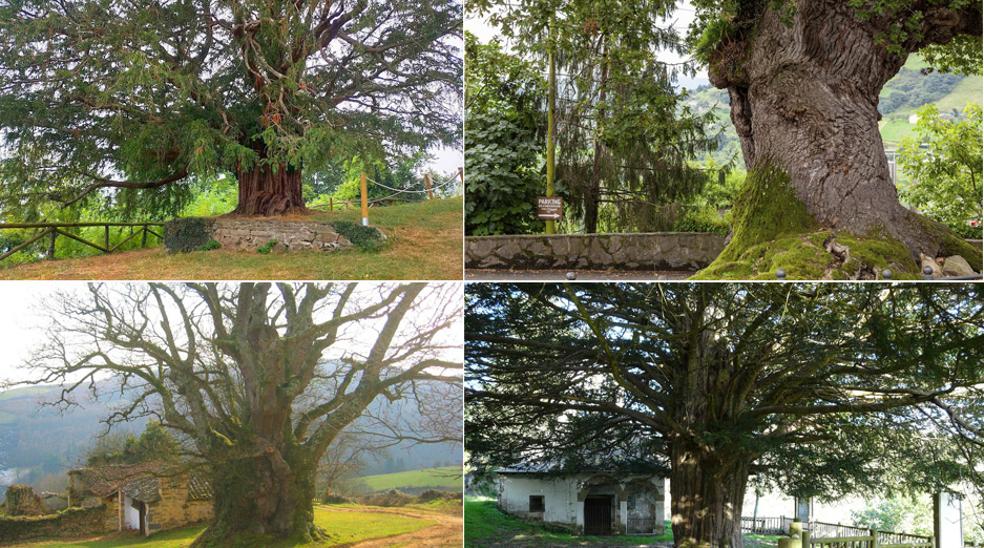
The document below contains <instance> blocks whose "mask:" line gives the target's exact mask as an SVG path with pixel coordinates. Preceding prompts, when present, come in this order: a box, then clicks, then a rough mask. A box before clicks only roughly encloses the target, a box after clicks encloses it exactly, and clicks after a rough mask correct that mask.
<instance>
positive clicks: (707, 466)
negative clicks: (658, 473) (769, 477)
mask: <svg viewBox="0 0 984 548" xmlns="http://www.w3.org/2000/svg"><path fill="white" fill-rule="evenodd" d="M670 455H671V461H670V462H671V468H670V511H671V512H672V524H673V525H672V527H673V541H674V544H676V545H677V546H701V545H709V546H714V547H725V546H729V547H732V548H740V547H741V546H742V537H741V510H742V508H741V507H742V501H743V499H744V497H745V486H746V485H747V483H748V470H749V467H750V466H751V462H750V461H748V460H745V459H742V458H741V457H740V456H739V455H741V451H740V449H739V450H736V451H728V450H726V449H723V448H708V447H699V446H697V445H693V444H690V443H687V442H685V441H683V440H680V441H677V442H673V443H672V444H671V448H670Z"/></svg>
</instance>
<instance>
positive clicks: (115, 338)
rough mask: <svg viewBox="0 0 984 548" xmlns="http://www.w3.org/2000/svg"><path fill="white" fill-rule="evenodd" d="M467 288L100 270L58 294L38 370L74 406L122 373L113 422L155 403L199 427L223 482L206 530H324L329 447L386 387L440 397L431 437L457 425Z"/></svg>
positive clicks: (212, 537)
mask: <svg viewBox="0 0 984 548" xmlns="http://www.w3.org/2000/svg"><path fill="white" fill-rule="evenodd" d="M461 300H462V299H461V290H460V288H459V287H458V286H456V285H454V284H443V285H442V284H423V283H412V284H356V283H347V284H287V283H281V284H270V283H243V284H239V285H223V284H214V283H207V284H198V283H188V284H183V285H172V284H163V283H153V284H128V285H115V284H114V285H105V284H91V285H90V286H89V287H88V291H86V292H80V293H66V294H62V295H60V297H59V301H58V302H51V303H49V305H48V306H49V309H50V314H51V321H52V323H51V327H50V331H49V333H48V337H47V342H46V343H44V345H43V346H42V347H41V348H39V350H38V352H37V353H36V355H35V358H34V360H33V362H32V364H31V367H33V368H35V369H36V371H37V373H38V374H36V375H35V376H34V380H33V381H31V383H33V384H52V383H55V384H60V385H62V386H63V390H62V392H61V399H60V401H59V402H58V404H60V405H63V406H66V405H72V395H73V393H74V392H76V391H79V390H84V389H88V390H90V391H98V390H99V389H100V387H103V386H106V385H107V383H106V382H104V381H106V380H112V381H115V382H113V383H111V384H110V385H111V386H113V387H114V389H118V390H120V391H122V392H124V393H125V394H126V396H127V398H126V401H128V402H129V403H128V405H126V406H125V407H124V408H121V409H118V410H117V411H115V412H114V413H113V415H112V416H110V417H108V418H107V421H108V422H109V423H110V424H113V423H118V422H121V421H128V420H132V419H135V418H138V417H144V416H149V415H152V416H156V417H157V418H159V419H160V420H161V422H162V423H163V424H164V425H165V426H166V427H168V428H170V429H173V430H175V431H177V432H179V433H180V435H181V436H183V437H185V438H187V440H189V442H190V445H191V448H192V450H193V452H194V454H195V457H197V458H198V459H199V460H201V462H202V463H204V465H206V466H207V467H208V469H209V471H210V475H211V480H212V487H213V491H214V493H215V501H214V502H215V518H214V522H213V524H212V525H211V526H210V527H209V529H208V531H207V532H206V533H205V534H204V535H202V536H201V537H200V538H199V541H198V542H199V543H201V544H210V543H211V544H223V545H226V544H228V543H229V542H230V540H231V539H232V538H234V537H235V536H236V535H238V534H241V533H261V534H271V535H275V536H280V537H297V538H313V537H319V536H321V535H322V534H323V532H322V531H320V530H319V529H318V528H317V527H315V526H314V523H313V507H312V500H313V498H314V496H315V475H316V470H317V466H318V462H319V461H320V460H321V458H322V456H323V455H324V454H325V452H326V451H327V450H328V448H329V447H330V446H331V444H332V442H333V441H334V440H336V439H337V438H338V437H339V435H340V434H341V433H342V432H343V431H345V429H346V428H347V427H349V425H351V424H352V423H353V422H354V421H355V420H356V419H358V418H359V417H360V416H363V414H365V413H366V410H367V408H369V406H370V404H372V403H373V402H374V401H375V400H377V399H381V400H380V401H388V402H399V403H401V404H412V405H416V406H418V407H419V408H420V409H424V410H431V409H432V410H435V413H436V414H427V413H424V416H427V417H429V419H428V421H424V422H423V423H421V424H417V425H414V428H413V429H412V431H411V432H409V434H408V435H409V436H410V437H413V438H419V439H420V441H436V440H446V439H450V438H451V437H453V436H449V435H448V434H449V433H452V432H454V428H460V417H461V403H460V393H461V368H462V363H461V358H460V355H461V350H460V348H461V341H460V336H461V335H460V323H459V322H460V317H461ZM455 394H457V395H455ZM452 396H454V397H452ZM445 398H446V399H448V401H449V402H452V401H453V402H454V403H453V404H451V403H442V402H441V400H442V399H445ZM438 410H441V412H443V413H445V414H444V415H443V420H444V421H446V422H447V423H449V424H451V425H452V426H448V427H438V426H435V425H434V424H430V421H431V420H433V421H434V422H435V423H436V424H439V423H441V422H442V415H441V414H440V412H438ZM389 424H391V426H392V427H393V431H394V432H397V431H398V429H399V428H400V425H401V423H400V422H398V421H397V422H390V423H389ZM453 425H459V426H453ZM446 429H447V430H446ZM458 439H460V437H459V438H458Z"/></svg>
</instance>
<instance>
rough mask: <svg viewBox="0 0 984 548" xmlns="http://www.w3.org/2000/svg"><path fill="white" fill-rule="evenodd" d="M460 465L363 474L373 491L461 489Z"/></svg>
mask: <svg viewBox="0 0 984 548" xmlns="http://www.w3.org/2000/svg"><path fill="white" fill-rule="evenodd" d="M461 475H462V472H461V467H459V466H442V467H439V468H424V469H421V470H407V471H405V472H395V473H392V474H378V475H375V476H363V477H362V479H363V480H365V482H366V484H367V485H368V486H369V488H370V489H372V490H373V491H388V490H390V489H406V488H411V489H420V488H431V489H442V490H447V491H460V490H461Z"/></svg>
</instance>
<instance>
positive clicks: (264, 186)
mask: <svg viewBox="0 0 984 548" xmlns="http://www.w3.org/2000/svg"><path fill="white" fill-rule="evenodd" d="M236 179H238V181H239V205H237V206H236V210H235V211H234V213H235V214H237V215H286V214H288V213H300V212H303V211H305V208H304V198H303V196H302V193H301V170H300V169H294V168H289V167H286V166H283V165H279V166H271V165H267V164H259V163H258V164H256V165H254V166H253V167H252V168H251V169H242V170H239V171H237V172H236Z"/></svg>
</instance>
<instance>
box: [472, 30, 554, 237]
mask: <svg viewBox="0 0 984 548" xmlns="http://www.w3.org/2000/svg"><path fill="white" fill-rule="evenodd" d="M465 40H466V42H465V56H466V59H467V62H468V67H469V68H468V71H467V73H466V82H465V109H466V117H465V139H466V147H465V185H466V188H467V193H466V194H467V200H466V201H465V219H466V221H465V231H466V233H467V234H472V235H476V236H483V235H488V234H525V233H530V232H540V231H542V230H543V222H542V221H539V220H538V219H537V218H536V211H535V209H536V198H537V196H540V195H542V194H543V178H542V170H543V165H544V164H543V152H542V151H543V136H544V135H545V133H546V115H545V113H544V111H543V104H544V97H545V96H546V89H545V86H546V84H545V82H544V79H543V77H542V76H541V74H540V73H541V71H540V70H539V69H538V68H537V66H536V65H535V64H533V63H530V62H526V61H523V60H521V59H519V58H518V57H516V56H513V55H510V54H508V53H505V52H503V51H502V46H501V45H500V44H499V43H498V42H495V41H493V42H492V43H490V44H487V45H483V44H480V43H478V41H477V40H476V39H475V37H474V36H472V35H470V34H468V35H466V37H465Z"/></svg>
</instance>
